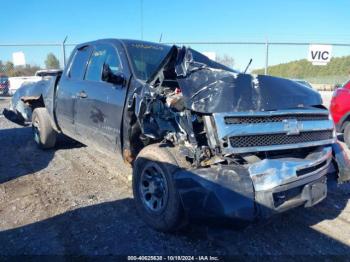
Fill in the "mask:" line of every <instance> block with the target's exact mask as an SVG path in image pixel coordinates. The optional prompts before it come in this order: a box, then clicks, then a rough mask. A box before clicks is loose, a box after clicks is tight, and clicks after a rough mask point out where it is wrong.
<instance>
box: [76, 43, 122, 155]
mask: <svg viewBox="0 0 350 262" xmlns="http://www.w3.org/2000/svg"><path fill="white" fill-rule="evenodd" d="M120 48H121V47H120ZM104 64H106V65H108V66H109V67H110V69H111V70H112V72H113V73H114V74H123V75H124V76H127V72H128V71H127V70H125V67H124V65H122V62H121V59H120V54H119V51H118V47H116V46H114V45H112V44H98V45H95V46H94V50H93V52H92V55H91V57H90V60H89V62H88V65H87V69H86V73H85V77H84V81H83V83H84V84H83V85H82V86H81V89H80V90H78V94H80V96H78V99H77V107H76V108H77V109H76V114H75V127H76V133H77V134H78V135H79V137H82V138H83V139H84V142H85V143H86V144H90V145H95V146H97V147H98V148H101V149H106V150H107V151H111V152H114V151H116V149H117V148H119V146H120V130H121V123H122V115H123V108H124V102H125V97H126V92H127V88H126V86H124V85H123V84H118V85H117V84H112V83H108V82H105V81H102V70H103V66H104Z"/></svg>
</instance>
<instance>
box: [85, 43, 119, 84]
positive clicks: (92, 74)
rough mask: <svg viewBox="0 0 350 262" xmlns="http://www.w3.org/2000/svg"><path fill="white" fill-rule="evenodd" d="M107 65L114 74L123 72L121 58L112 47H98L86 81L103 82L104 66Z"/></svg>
mask: <svg viewBox="0 0 350 262" xmlns="http://www.w3.org/2000/svg"><path fill="white" fill-rule="evenodd" d="M104 64H107V65H108V66H109V67H110V69H111V70H112V72H113V73H118V72H121V71H122V67H121V63H120V59H119V56H118V54H117V52H116V51H115V49H114V48H113V47H112V46H98V47H97V48H96V49H95V51H94V52H93V53H92V55H91V58H90V61H89V65H88V68H87V70H86V75H85V79H86V80H90V81H101V77H102V69H103V65H104Z"/></svg>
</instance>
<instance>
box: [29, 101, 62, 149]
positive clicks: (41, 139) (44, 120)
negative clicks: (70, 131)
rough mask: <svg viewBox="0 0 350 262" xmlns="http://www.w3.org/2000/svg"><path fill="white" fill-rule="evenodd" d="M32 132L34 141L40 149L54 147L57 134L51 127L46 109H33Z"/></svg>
mask: <svg viewBox="0 0 350 262" xmlns="http://www.w3.org/2000/svg"><path fill="white" fill-rule="evenodd" d="M32 130H33V137H34V141H35V142H36V143H37V145H38V146H39V147H40V148H42V149H49V148H53V147H54V146H55V144H56V137H57V132H56V131H55V130H54V129H53V128H52V126H51V121H50V116H49V113H48V112H47V110H46V108H44V107H38V108H36V109H34V112H33V114H32Z"/></svg>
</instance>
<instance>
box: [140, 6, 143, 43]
mask: <svg viewBox="0 0 350 262" xmlns="http://www.w3.org/2000/svg"><path fill="white" fill-rule="evenodd" d="M140 20H141V21H140V22H141V40H143V0H140Z"/></svg>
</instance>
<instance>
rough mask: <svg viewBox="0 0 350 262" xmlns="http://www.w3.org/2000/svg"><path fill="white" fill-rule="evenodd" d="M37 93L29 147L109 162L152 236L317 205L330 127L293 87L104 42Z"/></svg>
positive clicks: (202, 59)
mask: <svg viewBox="0 0 350 262" xmlns="http://www.w3.org/2000/svg"><path fill="white" fill-rule="evenodd" d="M48 83H50V85H48V86H47V90H45V92H43V94H42V95H40V96H38V95H36V96H35V97H33V96H30V97H31V99H30V100H26V102H27V104H28V105H29V106H30V107H31V109H32V110H33V113H32V126H33V134H34V139H35V141H36V142H37V143H38V145H39V146H40V147H41V148H51V147H54V145H55V141H56V136H57V134H58V133H63V134H65V135H68V136H69V137H72V138H74V139H76V140H78V141H80V142H82V143H84V144H87V145H92V146H95V147H98V148H101V149H103V150H104V151H106V152H110V153H116V152H120V153H121V154H122V156H123V159H124V160H125V161H126V162H128V163H130V164H131V165H132V166H133V193H134V198H135V202H136V207H137V210H138V212H139V214H140V215H141V217H142V218H143V219H144V221H145V222H147V223H148V224H149V225H150V226H152V227H153V228H155V229H157V230H160V231H171V230H175V229H177V228H179V227H180V226H183V225H185V224H186V222H188V221H191V220H192V219H193V220H198V219H200V220H218V219H222V220H227V221H245V222H247V221H248V222H249V221H253V220H256V219H259V218H266V217H269V216H270V215H272V214H275V213H279V212H282V211H285V210H289V209H291V208H294V207H297V206H305V207H311V206H313V205H315V204H317V203H319V202H320V201H322V200H323V199H324V198H325V197H326V195H327V183H326V182H327V178H326V175H327V172H328V170H329V168H330V165H331V162H332V153H333V151H334V150H333V149H332V147H333V146H334V143H335V142H336V133H335V130H334V124H333V121H332V119H331V118H330V116H329V112H328V111H327V110H326V108H325V107H323V106H322V100H321V97H320V95H319V94H318V93H317V92H315V91H314V90H312V89H310V88H307V87H303V86H301V85H299V84H296V83H294V82H293V81H290V80H287V79H282V78H276V77H271V76H262V75H259V76H256V75H249V74H241V73H239V72H236V71H234V70H232V69H230V68H228V67H226V66H224V65H221V64H219V63H217V62H215V61H212V60H210V59H209V58H207V57H206V56H204V55H202V54H200V53H199V52H197V51H195V50H192V49H190V48H185V47H182V48H181V47H177V46H172V47H171V46H167V45H162V44H156V43H149V42H144V41H134V40H116V39H105V40H98V41H94V42H88V43H84V44H80V45H78V46H77V47H76V48H75V49H74V51H73V52H72V55H71V57H70V59H69V62H68V66H67V67H66V68H65V70H64V72H63V73H62V75H58V76H57V77H56V78H55V79H54V80H51V81H50V82H48ZM29 95H30V94H29ZM24 100H25V98H24ZM338 154H339V155H341V151H338ZM344 161H345V160H344ZM343 167H344V165H343ZM346 168H347V167H346V165H345V169H344V168H343V169H342V170H343V173H344V174H349V170H348V169H346ZM344 170H345V171H344ZM339 180H341V181H346V180H347V178H341V179H339Z"/></svg>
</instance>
